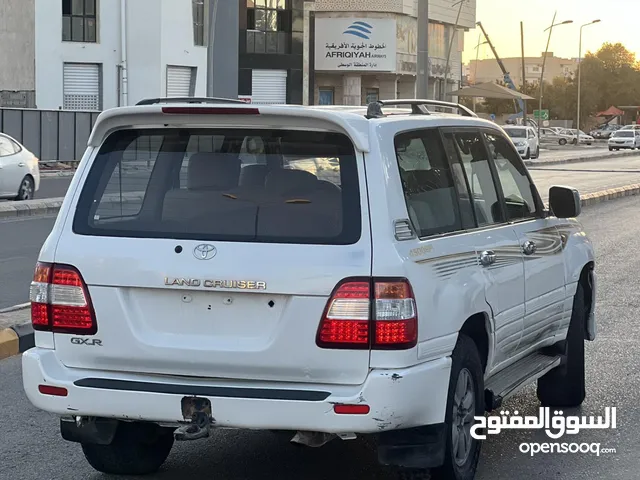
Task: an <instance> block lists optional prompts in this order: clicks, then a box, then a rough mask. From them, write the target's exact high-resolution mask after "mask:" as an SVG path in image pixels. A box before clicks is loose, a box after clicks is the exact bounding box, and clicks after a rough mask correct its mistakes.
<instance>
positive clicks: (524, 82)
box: [520, 22, 527, 127]
mask: <svg viewBox="0 0 640 480" xmlns="http://www.w3.org/2000/svg"><path fill="white" fill-rule="evenodd" d="M520 47H521V48H522V93H523V94H524V95H526V94H527V92H526V89H527V69H526V67H525V64H524V23H523V22H520ZM522 102H523V103H524V108H523V109H522V125H524V126H525V127H526V126H527V101H526V100H524V99H523V100H522Z"/></svg>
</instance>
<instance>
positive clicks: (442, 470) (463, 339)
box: [431, 334, 485, 480]
mask: <svg viewBox="0 0 640 480" xmlns="http://www.w3.org/2000/svg"><path fill="white" fill-rule="evenodd" d="M451 359H452V365H451V379H450V380H449V396H448V399H447V411H446V412H445V423H446V425H447V427H446V428H447V438H446V442H447V443H446V450H445V459H444V464H443V465H442V466H441V467H438V468H435V469H433V470H432V471H431V478H432V479H433V480H472V479H473V478H474V477H475V474H476V469H477V468H478V459H479V458H480V447H481V442H480V440H476V439H474V438H473V437H471V433H470V432H471V427H472V426H473V423H474V418H473V417H474V416H481V415H484V412H485V404H484V374H483V372H482V363H481V361H480V354H479V353H478V347H476V344H475V342H474V341H473V340H471V338H469V337H467V336H466V335H464V334H460V336H459V337H458V342H457V343H456V347H455V349H454V350H453V355H452V356H451ZM468 382H470V383H468ZM465 383H467V387H468V388H467V392H466V393H465V395H464V396H462V399H464V398H467V395H468V394H470V393H471V394H472V395H473V397H474V398H472V399H471V401H472V402H473V404H472V406H471V407H470V409H469V410H468V412H467V413H466V416H465V417H464V424H463V425H464V426H463V427H462V429H461V432H466V435H465V438H468V440H469V442H470V444H469V448H468V449H467V451H466V452H465V453H466V460H464V461H463V458H458V459H457V460H456V454H455V450H454V441H455V437H454V430H457V426H456V424H457V420H460V419H461V418H460V417H458V418H456V416H454V409H456V411H458V409H457V408H456V403H457V402H459V401H460V400H459V399H458V397H460V394H459V393H458V394H456V391H460V390H458V388H459V387H460V385H462V384H465ZM463 413H464V412H463V410H460V411H459V413H458V415H462V414H463ZM459 435H461V433H460V434H458V435H456V437H457V438H460V436H459ZM466 436H468V437H466Z"/></svg>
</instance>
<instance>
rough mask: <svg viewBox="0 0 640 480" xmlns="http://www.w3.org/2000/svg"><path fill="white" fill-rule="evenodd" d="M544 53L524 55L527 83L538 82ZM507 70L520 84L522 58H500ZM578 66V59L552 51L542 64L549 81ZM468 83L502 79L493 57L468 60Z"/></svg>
mask: <svg viewBox="0 0 640 480" xmlns="http://www.w3.org/2000/svg"><path fill="white" fill-rule="evenodd" d="M543 55H544V53H543V54H542V55H541V56H539V57H525V59H524V65H525V78H526V80H527V83H539V82H540V73H541V71H542V60H543ZM501 60H502V62H503V63H504V66H505V68H506V69H507V72H509V76H510V77H511V80H513V82H514V83H515V84H516V86H518V87H519V86H520V85H522V58H520V57H511V58H502V59H501ZM577 68H578V60H577V59H576V58H560V57H556V56H554V55H553V52H548V53H547V60H546V62H545V65H544V79H545V81H548V82H550V81H551V80H553V79H554V78H557V77H567V78H568V77H571V76H573V75H574V74H575V72H576V70H577ZM468 71H469V83H471V84H474V83H484V82H495V81H502V79H503V78H504V77H503V75H502V71H501V70H500V67H499V66H498V62H497V61H496V59H495V58H493V57H492V58H488V59H483V60H478V61H477V62H476V60H471V61H470V62H469V69H468Z"/></svg>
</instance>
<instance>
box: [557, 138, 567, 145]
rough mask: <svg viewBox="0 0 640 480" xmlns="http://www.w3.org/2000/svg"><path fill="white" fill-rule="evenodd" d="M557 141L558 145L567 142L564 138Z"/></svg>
mask: <svg viewBox="0 0 640 480" xmlns="http://www.w3.org/2000/svg"><path fill="white" fill-rule="evenodd" d="M558 143H559V144H560V145H566V144H567V139H566V138H561V139H560V140H558Z"/></svg>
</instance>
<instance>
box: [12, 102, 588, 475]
mask: <svg viewBox="0 0 640 480" xmlns="http://www.w3.org/2000/svg"><path fill="white" fill-rule="evenodd" d="M182 102H183V103H177V102H175V101H170V100H168V99H164V100H159V101H157V102H156V104H149V105H145V106H134V107H126V108H116V109H112V110H107V111H104V112H102V113H101V114H100V116H99V117H98V119H97V121H96V123H95V126H94V128H93V131H92V133H91V136H90V138H89V141H88V149H87V152H86V154H85V155H84V156H83V159H82V161H81V164H80V167H79V168H78V171H77V173H76V176H74V178H73V180H72V182H71V185H70V186H69V190H68V193H67V196H66V198H65V202H64V204H63V205H62V207H61V210H60V212H59V214H58V218H57V220H56V223H55V225H54V227H53V230H52V232H51V233H50V235H49V237H48V239H47V240H46V241H45V243H44V246H43V247H42V250H41V252H40V256H39V259H38V263H37V266H36V269H35V274H34V279H33V283H32V284H31V293H30V298H31V317H32V323H33V327H34V330H35V348H32V349H30V350H28V351H27V352H25V353H24V354H23V357H22V367H23V368H22V372H23V382H24V388H25V391H26V394H27V396H28V398H29V400H30V401H31V402H32V403H33V404H34V405H35V406H36V407H37V408H39V409H42V410H45V411H47V412H52V413H54V414H57V415H59V416H60V418H61V421H60V428H61V432H62V436H63V438H65V439H66V440H69V441H72V442H79V443H80V444H81V445H82V450H83V453H84V455H85V457H86V458H87V460H88V461H89V463H90V464H91V465H92V466H93V467H94V468H95V469H97V470H99V471H101V472H106V473H110V474H150V473H153V472H155V471H157V470H158V468H159V467H160V466H161V465H162V464H163V462H164V461H165V460H166V459H167V457H168V455H169V453H170V451H171V449H172V446H173V443H174V440H180V441H186V440H197V439H201V438H204V437H208V436H209V435H210V432H211V431H212V430H214V429H217V428H235V429H258V430H260V429H262V430H275V431H288V432H291V438H292V441H294V442H298V443H302V444H304V445H313V446H320V445H322V444H324V443H326V442H327V441H329V440H331V439H342V440H345V441H346V440H352V439H354V438H356V437H357V436H367V435H371V436H376V437H377V443H378V449H379V457H378V458H379V460H380V462H381V463H382V464H384V465H390V466H394V467H395V468H396V469H397V471H398V475H399V477H400V478H404V479H406V478H411V479H427V478H431V477H430V473H433V472H431V471H432V470H433V471H434V472H435V473H436V474H437V475H438V478H443V479H448V480H454V479H456V480H459V479H465V480H472V479H473V478H474V476H475V471H476V467H477V464H478V458H479V454H480V447H481V442H480V440H478V439H477V438H476V437H475V436H473V435H472V434H471V428H472V426H473V423H474V417H475V416H483V415H484V413H485V411H487V410H488V411H492V410H495V409H496V408H499V406H500V405H501V403H502V402H503V400H505V399H506V398H508V397H509V396H511V395H512V394H514V393H515V392H517V391H520V390H521V388H522V387H524V386H526V385H528V384H531V383H532V382H535V381H537V385H538V388H537V395H538V398H539V399H540V401H541V402H542V403H543V404H544V405H547V406H553V407H556V408H561V407H562V408H564V407H567V408H568V407H577V406H578V405H580V404H581V403H582V402H583V399H584V398H585V357H584V342H585V340H593V339H594V338H595V331H596V330H595V316H594V305H595V299H596V285H597V284H596V275H595V270H594V261H595V260H594V252H593V248H592V244H591V242H590V240H589V238H588V237H587V235H586V233H585V232H584V230H583V227H582V226H581V225H580V223H579V222H578V221H577V220H576V218H575V217H577V216H578V215H579V214H580V205H581V203H580V195H579V194H578V192H577V191H576V190H574V189H572V188H569V187H557V186H556V187H552V188H551V190H550V191H549V205H550V210H547V209H545V205H544V203H543V201H542V199H541V197H540V194H539V192H538V191H537V189H536V187H535V185H534V184H533V182H532V179H531V176H530V175H529V172H528V170H527V168H526V167H525V165H524V163H523V161H522V159H521V158H520V155H518V152H517V151H516V150H515V148H514V146H513V143H512V142H511V141H510V140H509V138H508V137H507V135H506V134H505V133H504V131H503V130H502V129H501V128H500V127H498V126H497V125H495V124H494V123H493V122H490V121H488V120H483V119H480V118H477V117H476V115H475V114H474V113H473V112H471V111H470V110H469V109H467V108H466V107H463V106H460V105H456V104H450V103H445V102H435V101H425V100H391V101H388V102H376V103H373V104H371V105H370V106H369V107H368V108H366V107H365V108H362V107H353V109H352V110H351V111H348V110H345V109H334V110H332V109H331V108H322V107H303V106H293V105H285V106H262V105H260V106H249V105H239V104H236V103H228V104H222V105H221V104H214V105H212V104H211V103H204V101H203V100H200V101H199V103H196V101H195V100H194V103H184V100H183V101H182ZM399 105H409V106H410V107H411V109H410V110H409V111H408V112H407V113H402V112H401V111H400V110H399V109H397V108H393V107H395V106H399ZM431 105H436V106H438V107H443V106H448V107H449V108H451V109H455V110H456V111H460V112H461V113H462V115H451V114H440V113H438V112H435V111H430V110H429V109H428V107H430V106H431ZM387 107H389V108H388V109H387ZM390 111H392V112H393V115H390V116H386V113H389V112H390ZM412 112H413V114H411V113H412ZM247 138H250V141H245V140H247ZM151 139H153V140H154V142H156V143H154V145H158V146H159V147H158V149H157V150H154V152H155V153H154V155H153V157H155V158H150V159H149V160H148V161H149V162H150V165H151V167H152V168H148V169H147V168H144V169H140V168H138V169H133V168H128V167H129V166H130V165H137V164H139V163H140V162H138V161H136V153H137V152H138V149H144V152H145V154H146V156H145V159H147V158H148V153H149V151H150V150H149V148H148V145H149V142H150V141H151ZM249 143H250V144H251V145H252V147H251V149H252V150H255V151H259V152H264V154H262V153H260V155H256V156H255V161H254V162H253V163H251V162H250V161H249V157H248V156H247V158H246V159H245V160H246V161H245V163H244V164H243V160H241V159H240V158H239V155H240V154H241V153H242V149H243V145H245V146H246V145H248V144H249ZM218 145H219V147H218ZM253 147H255V148H253ZM263 147H264V148H263ZM247 148H248V147H247ZM491 148H492V149H493V151H494V152H495V156H496V158H494V155H492V154H491V153H490V149H491ZM497 162H500V163H501V164H503V165H502V167H501V168H497V165H496V163H497Z"/></svg>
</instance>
